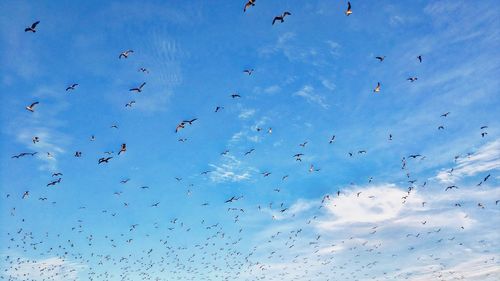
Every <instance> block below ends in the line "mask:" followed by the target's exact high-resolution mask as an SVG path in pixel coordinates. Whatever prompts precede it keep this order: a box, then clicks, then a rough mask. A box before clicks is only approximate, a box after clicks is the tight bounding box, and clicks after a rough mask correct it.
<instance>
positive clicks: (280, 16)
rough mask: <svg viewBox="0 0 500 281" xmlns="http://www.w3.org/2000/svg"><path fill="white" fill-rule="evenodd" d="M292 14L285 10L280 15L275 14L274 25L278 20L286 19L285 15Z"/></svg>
mask: <svg viewBox="0 0 500 281" xmlns="http://www.w3.org/2000/svg"><path fill="white" fill-rule="evenodd" d="M291 15H292V14H291V13H290V12H284V13H283V14H281V15H279V16H275V17H274V19H273V25H274V23H275V22H276V21H280V22H282V23H283V22H284V21H285V17H286V16H291Z"/></svg>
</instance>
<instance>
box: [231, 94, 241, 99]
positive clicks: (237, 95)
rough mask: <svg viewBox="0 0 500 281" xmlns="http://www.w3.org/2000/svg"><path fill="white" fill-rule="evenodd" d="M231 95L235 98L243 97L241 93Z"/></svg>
mask: <svg viewBox="0 0 500 281" xmlns="http://www.w3.org/2000/svg"><path fill="white" fill-rule="evenodd" d="M231 97H232V98H233V99H236V98H241V96H240V95H239V94H231Z"/></svg>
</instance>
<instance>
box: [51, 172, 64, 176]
mask: <svg viewBox="0 0 500 281" xmlns="http://www.w3.org/2000/svg"><path fill="white" fill-rule="evenodd" d="M62 175H63V174H62V173H59V172H58V173H53V174H52V176H53V177H58V176H62Z"/></svg>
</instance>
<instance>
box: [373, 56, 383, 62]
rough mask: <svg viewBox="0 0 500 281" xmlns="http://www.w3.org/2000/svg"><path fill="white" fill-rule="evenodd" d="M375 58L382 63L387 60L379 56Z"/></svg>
mask: <svg viewBox="0 0 500 281" xmlns="http://www.w3.org/2000/svg"><path fill="white" fill-rule="evenodd" d="M375 58H376V59H378V60H379V61H380V62H383V61H384V60H385V56H377V57H375Z"/></svg>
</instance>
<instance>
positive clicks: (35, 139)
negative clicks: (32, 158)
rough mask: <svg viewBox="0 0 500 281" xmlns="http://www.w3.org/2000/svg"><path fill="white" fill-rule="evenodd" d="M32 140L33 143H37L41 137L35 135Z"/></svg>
mask: <svg viewBox="0 0 500 281" xmlns="http://www.w3.org/2000/svg"><path fill="white" fill-rule="evenodd" d="M31 141H32V142H33V143H37V142H40V138H39V137H36V136H35V137H33V138H32V139H31Z"/></svg>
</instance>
